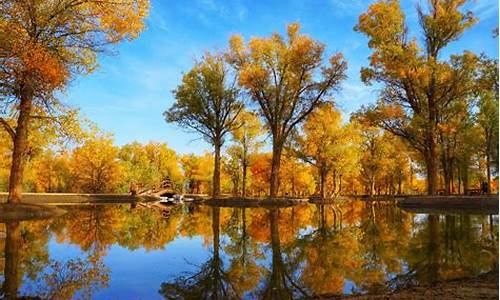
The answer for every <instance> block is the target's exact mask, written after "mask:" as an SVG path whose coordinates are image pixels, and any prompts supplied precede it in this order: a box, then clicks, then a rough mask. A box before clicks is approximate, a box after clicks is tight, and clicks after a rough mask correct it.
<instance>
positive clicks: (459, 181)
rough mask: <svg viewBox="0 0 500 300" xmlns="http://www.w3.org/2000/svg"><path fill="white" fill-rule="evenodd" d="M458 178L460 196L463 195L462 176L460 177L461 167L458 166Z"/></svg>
mask: <svg viewBox="0 0 500 300" xmlns="http://www.w3.org/2000/svg"><path fill="white" fill-rule="evenodd" d="M457 177H458V194H459V195H460V194H461V193H462V190H461V188H462V175H460V166H457Z"/></svg>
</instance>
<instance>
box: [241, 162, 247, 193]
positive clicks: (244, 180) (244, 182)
mask: <svg viewBox="0 0 500 300" xmlns="http://www.w3.org/2000/svg"><path fill="white" fill-rule="evenodd" d="M243 155H244V157H243V174H242V179H241V181H242V182H241V197H243V198H245V197H246V196H247V167H248V166H247V158H246V153H244V154H243Z"/></svg>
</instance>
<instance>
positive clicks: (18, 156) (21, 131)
mask: <svg viewBox="0 0 500 300" xmlns="http://www.w3.org/2000/svg"><path fill="white" fill-rule="evenodd" d="M20 98H21V103H20V105H19V117H18V118H17V127H16V134H15V136H14V149H13V152H12V165H11V168H10V178H9V196H8V198H7V202H8V203H19V202H21V196H22V192H23V174H24V166H25V164H26V154H27V153H26V152H27V149H28V127H29V120H30V115H31V110H32V107H33V90H32V89H31V88H30V87H28V86H25V87H24V88H23V89H22V90H21V97H20Z"/></svg>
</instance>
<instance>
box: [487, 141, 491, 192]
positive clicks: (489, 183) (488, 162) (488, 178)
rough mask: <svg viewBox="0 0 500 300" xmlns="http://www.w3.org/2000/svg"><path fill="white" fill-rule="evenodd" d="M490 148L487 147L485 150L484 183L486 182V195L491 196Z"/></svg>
mask: <svg viewBox="0 0 500 300" xmlns="http://www.w3.org/2000/svg"><path fill="white" fill-rule="evenodd" d="M489 148H490V147H487V149H486V180H487V181H486V182H487V184H488V185H487V189H486V192H487V193H488V194H491V169H490V164H491V158H490V149H489Z"/></svg>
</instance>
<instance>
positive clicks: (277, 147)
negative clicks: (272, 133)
mask: <svg viewBox="0 0 500 300" xmlns="http://www.w3.org/2000/svg"><path fill="white" fill-rule="evenodd" d="M282 150H283V143H282V142H281V141H280V140H279V139H277V138H273V159H272V162H271V185H270V190H269V196H270V197H271V198H276V197H277V196H278V190H279V185H280V166H281V151H282Z"/></svg>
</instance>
